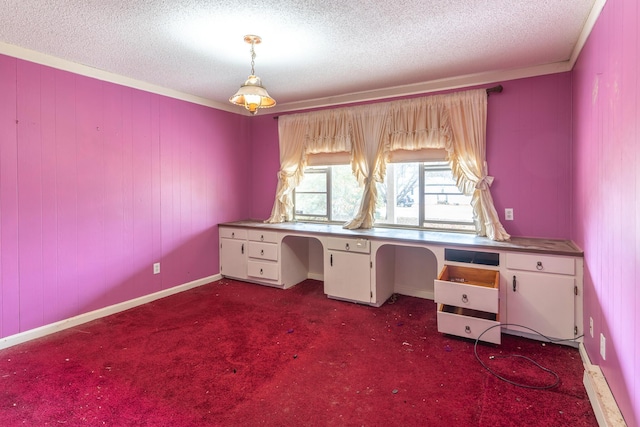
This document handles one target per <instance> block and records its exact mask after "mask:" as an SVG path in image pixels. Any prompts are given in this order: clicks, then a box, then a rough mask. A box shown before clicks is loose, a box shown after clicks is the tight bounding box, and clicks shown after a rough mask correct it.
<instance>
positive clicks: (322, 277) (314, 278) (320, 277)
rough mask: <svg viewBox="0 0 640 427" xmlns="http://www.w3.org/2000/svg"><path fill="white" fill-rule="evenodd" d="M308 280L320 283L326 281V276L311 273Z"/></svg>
mask: <svg viewBox="0 0 640 427" xmlns="http://www.w3.org/2000/svg"><path fill="white" fill-rule="evenodd" d="M307 279H311V280H319V281H321V282H322V281H324V274H322V273H311V272H309V274H307Z"/></svg>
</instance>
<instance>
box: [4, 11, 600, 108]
mask: <svg viewBox="0 0 640 427" xmlns="http://www.w3.org/2000/svg"><path fill="white" fill-rule="evenodd" d="M594 1H595V0H535V1H533V0H413V1H410V0H396V1H391V0H388V1H375V0H368V1H367V0H361V1H344V0H320V1H310V0H268V1H263V2H261V1H255V0H234V1H229V0H221V1H205V0H175V1H169V0H136V1H115V0H85V1H72V0H69V1H63V0H3V1H1V2H0V42H1V44H0V53H2V52H4V53H8V54H14V56H21V54H19V55H16V54H15V52H16V51H18V52H22V51H25V52H31V53H33V52H36V53H39V54H45V55H46V57H49V56H50V57H52V58H56V59H58V58H59V59H62V60H64V63H65V64H67V65H65V67H66V68H69V66H68V64H69V63H76V64H82V65H83V66H87V67H90V68H92V69H97V70H102V71H106V72H108V73H113V75H118V76H124V77H126V78H128V79H131V80H132V81H139V82H145V83H148V84H150V85H153V86H157V87H159V88H167V89H170V90H172V91H176V92H178V93H182V94H186V95H188V96H193V97H198V98H201V99H203V100H207V102H209V101H210V102H211V105H213V106H219V107H221V108H225V109H229V110H231V109H233V108H234V107H233V106H229V104H228V101H227V100H228V98H229V96H231V95H232V94H233V93H235V91H236V90H237V89H238V87H239V86H240V84H241V83H242V82H243V81H244V80H245V79H246V77H247V76H248V74H249V73H250V71H251V65H250V63H251V56H250V52H249V49H250V47H249V45H248V44H246V43H245V42H244V41H243V37H244V35H246V34H257V35H259V36H261V37H262V39H263V42H262V43H261V44H259V45H257V46H256V60H255V71H256V74H257V75H258V76H260V77H261V78H262V81H263V84H264V85H265V86H266V87H267V89H268V90H269V93H270V94H271V95H272V96H273V97H274V98H276V100H277V101H278V106H276V107H275V109H274V110H273V111H284V110H286V109H287V108H288V109H293V108H301V107H302V108H306V107H310V106H315V105H328V104H331V103H332V102H333V103H336V102H339V101H340V100H343V101H346V100H359V99H373V98H375V97H384V96H389V95H397V94H405V93H412V92H416V91H420V90H423V91H424V89H425V88H429V87H431V86H430V85H432V86H433V84H434V82H439V83H438V85H439V87H445V86H446V82H456V81H458V82H460V81H467V82H474V81H475V82H483V80H482V78H475V79H474V78H471V79H469V78H468V77H469V76H486V77H485V80H486V81H490V80H491V77H490V76H500V73H503V74H504V75H505V76H508V75H509V72H511V73H512V75H516V76H517V75H518V74H517V73H516V74H513V72H514V71H515V70H523V69H533V70H535V69H536V67H538V68H540V67H541V66H547V68H540V70H541V72H540V73H544V71H543V70H552V69H554V68H553V67H552V68H549V67H548V66H549V64H567V63H569V61H570V60H571V58H572V55H575V50H576V47H577V46H579V39H580V37H581V36H582V37H584V34H585V24H586V23H587V22H588V17H589V14H590V13H591V11H592V8H594ZM23 48H24V49H23ZM22 56H26V57H27V58H29V55H22ZM40 62H45V63H46V62H47V61H46V60H44V61H43V60H41V61H40ZM50 62H54V64H53V65H54V66H56V64H55V61H50ZM65 67H59V68H65ZM558 70H562V68H561V67H559V68H558ZM533 72H534V73H535V71H533ZM465 78H466V80H465ZM443 82H444V83H443ZM438 85H436V86H438ZM134 86H135V85H134ZM436 86H433V87H436ZM449 86H450V87H454V86H455V84H454V83H450V84H449ZM235 108H237V107H235Z"/></svg>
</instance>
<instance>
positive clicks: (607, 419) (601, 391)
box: [580, 344, 627, 427]
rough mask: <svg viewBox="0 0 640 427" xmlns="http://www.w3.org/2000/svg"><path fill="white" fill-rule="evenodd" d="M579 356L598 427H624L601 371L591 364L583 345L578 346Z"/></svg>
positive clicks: (625, 424) (585, 385)
mask: <svg viewBox="0 0 640 427" xmlns="http://www.w3.org/2000/svg"><path fill="white" fill-rule="evenodd" d="M580 356H581V357H582V364H583V365H584V376H583V384H584V388H585V389H586V390H587V395H588V396H589V401H590V402H591V406H592V407H593V412H594V413H595V415H596V419H597V420H598V425H599V426H600V427H626V426H627V423H626V422H625V421H624V418H623V417H622V413H621V412H620V409H619V408H618V404H617V403H616V400H615V398H614V397H613V394H612V393H611V389H610V388H609V384H608V383H607V380H606V379H605V377H604V375H603V374H602V370H601V369H600V367H599V366H597V365H592V364H591V360H590V359H589V355H588V354H587V351H586V349H585V347H584V344H580Z"/></svg>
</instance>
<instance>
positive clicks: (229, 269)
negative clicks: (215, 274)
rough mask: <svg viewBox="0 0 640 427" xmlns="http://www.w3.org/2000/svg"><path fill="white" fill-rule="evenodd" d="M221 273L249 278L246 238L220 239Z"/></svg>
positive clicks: (226, 275)
mask: <svg viewBox="0 0 640 427" xmlns="http://www.w3.org/2000/svg"><path fill="white" fill-rule="evenodd" d="M220 274H222V275H223V276H225V277H234V278H236V279H246V278H247V242H246V240H235V239H220Z"/></svg>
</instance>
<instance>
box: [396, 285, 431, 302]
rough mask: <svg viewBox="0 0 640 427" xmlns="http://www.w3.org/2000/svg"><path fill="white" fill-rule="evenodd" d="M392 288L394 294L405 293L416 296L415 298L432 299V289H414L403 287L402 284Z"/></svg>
mask: <svg viewBox="0 0 640 427" xmlns="http://www.w3.org/2000/svg"><path fill="white" fill-rule="evenodd" d="M393 290H394V292H395V293H396V294H400V295H406V296H409V297H416V298H422V299H430V300H433V298H434V295H433V291H425V290H423V289H416V288H410V287H405V286H402V285H395V287H394V289H393Z"/></svg>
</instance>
